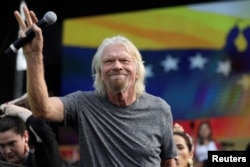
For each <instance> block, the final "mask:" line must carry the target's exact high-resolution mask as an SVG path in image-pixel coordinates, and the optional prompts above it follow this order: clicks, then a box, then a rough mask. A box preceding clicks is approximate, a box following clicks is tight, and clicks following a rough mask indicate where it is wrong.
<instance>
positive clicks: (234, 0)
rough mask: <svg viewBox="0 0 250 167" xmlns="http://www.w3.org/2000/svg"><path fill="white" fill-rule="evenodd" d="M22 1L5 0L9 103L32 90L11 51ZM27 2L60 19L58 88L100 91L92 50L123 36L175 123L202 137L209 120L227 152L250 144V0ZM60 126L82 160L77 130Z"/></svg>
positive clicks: (52, 75)
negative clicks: (200, 132)
mask: <svg viewBox="0 0 250 167" xmlns="http://www.w3.org/2000/svg"><path fill="white" fill-rule="evenodd" d="M21 2H22V1H18V0H12V1H6V0H3V1H1V2H0V3H1V4H0V12H1V13H0V19H1V25H0V34H1V35H0V77H1V80H0V102H1V103H3V102H6V101H8V100H11V99H13V98H16V97H19V96H21V95H22V94H23V93H24V92H26V85H25V77H26V76H25V70H26V65H25V61H24V59H23V57H22V53H21V51H20V52H18V54H17V55H16V56H6V55H4V53H3V52H4V50H5V49H6V48H7V47H8V46H9V45H10V44H11V43H12V42H13V41H14V40H15V39H16V38H17V34H18V25H17V23H16V20H15V18H14V15H13V12H14V10H18V9H19V7H20V3H21ZM25 3H26V4H27V6H28V7H29V8H30V9H32V10H34V11H35V12H36V14H37V16H38V18H42V17H43V15H44V14H45V13H46V12H47V11H49V10H52V11H54V12H55V13H56V14H57V17H58V20H57V22H56V23H55V24H53V25H51V26H49V27H48V28H46V29H44V31H43V33H44V40H45V47H44V57H45V58H44V62H45V78H46V82H47V84H48V89H49V91H50V93H51V94H53V95H56V96H62V95H65V94H67V93H70V92H73V91H75V90H93V86H92V83H93V82H92V76H91V59H92V56H93V54H94V53H95V51H96V48H97V46H98V45H99V44H100V43H101V42H102V40H103V38H105V37H109V36H113V35H119V34H120V35H124V36H126V37H128V38H129V39H131V40H132V41H133V42H134V44H135V45H136V46H137V47H138V48H139V50H140V51H141V54H142V56H143V59H144V61H145V66H146V70H147V73H146V90H147V92H149V93H152V94H154V95H156V96H160V97H162V98H164V99H165V100H166V101H167V102H168V103H169V105H170V106H171V109H172V113H173V118H174V122H177V123H179V124H181V125H182V126H183V127H184V128H185V129H186V131H187V132H189V133H190V134H192V136H193V137H194V138H195V136H196V134H197V125H198V124H199V122H201V121H203V120H209V121H210V122H211V124H212V130H213V136H214V138H215V139H216V140H218V141H219V142H220V143H221V145H222V147H223V149H225V150H245V148H246V146H247V144H248V143H250V130H249V129H250V63H249V62H250V10H249V9H250V1H249V0H231V1H229V0H217V1H212V0H207V1H205V0H204V1H197V0H196V1H189V0H186V1H185V2H175V1H166V2H161V1H152V2H143V3H139V2H136V3H135V2H127V1H90V0H85V1H83V0H82V1H80V0H60V1H59V0H53V1H46V0H45V1H32V0H26V1H25ZM56 132H57V137H58V141H59V144H60V145H61V148H62V150H66V151H64V152H63V151H62V154H63V155H64V156H65V157H67V156H70V158H72V157H73V158H76V159H77V151H76V150H77V143H78V142H77V138H76V135H75V134H74V132H72V131H71V129H69V128H67V127H64V128H58V129H56ZM72 146H73V147H72ZM72 148H74V149H72ZM72 150H73V151H72Z"/></svg>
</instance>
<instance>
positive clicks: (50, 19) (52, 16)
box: [43, 11, 57, 25]
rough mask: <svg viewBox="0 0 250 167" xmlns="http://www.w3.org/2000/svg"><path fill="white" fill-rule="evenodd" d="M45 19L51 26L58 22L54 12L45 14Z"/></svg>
mask: <svg viewBox="0 0 250 167" xmlns="http://www.w3.org/2000/svg"><path fill="white" fill-rule="evenodd" d="M43 19H44V21H45V22H46V23H47V24H48V25H50V24H54V23H55V22H56V20H57V16H56V14H55V13H54V12H52V11H49V12H47V13H45V14H44V17H43Z"/></svg>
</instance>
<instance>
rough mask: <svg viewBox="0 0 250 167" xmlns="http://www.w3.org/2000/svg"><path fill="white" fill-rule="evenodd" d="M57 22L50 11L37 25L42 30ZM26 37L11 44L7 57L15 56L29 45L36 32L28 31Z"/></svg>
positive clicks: (7, 50) (54, 15) (6, 51)
mask: <svg viewBox="0 0 250 167" xmlns="http://www.w3.org/2000/svg"><path fill="white" fill-rule="evenodd" d="M56 20H57V16H56V14H55V13H54V12H52V11H49V12H47V13H45V14H44V17H43V18H42V19H41V20H39V21H38V22H37V23H36V25H37V26H38V27H40V28H41V29H43V28H45V27H47V26H49V25H51V24H54V23H55V22H56ZM25 34H26V37H20V38H18V39H17V40H16V41H15V42H13V43H12V44H10V46H9V47H8V48H7V49H6V50H5V51H4V53H5V54H6V55H13V54H15V53H16V52H17V51H18V50H19V49H20V48H21V47H22V46H23V45H25V44H27V43H28V42H29V41H31V40H32V39H33V38H34V37H35V32H34V31H33V30H32V29H28V30H27V31H26V32H25Z"/></svg>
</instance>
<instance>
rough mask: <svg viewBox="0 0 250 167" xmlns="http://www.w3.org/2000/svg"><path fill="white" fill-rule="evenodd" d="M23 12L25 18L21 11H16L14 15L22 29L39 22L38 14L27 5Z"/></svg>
mask: <svg viewBox="0 0 250 167" xmlns="http://www.w3.org/2000/svg"><path fill="white" fill-rule="evenodd" d="M23 12H24V16H25V20H24V19H23V18H22V16H21V14H20V12H19V11H15V12H14V16H15V18H16V20H17V22H18V24H19V26H20V28H21V29H22V30H24V31H25V30H26V29H27V28H28V27H31V26H32V25H33V24H34V23H37V22H38V19H37V17H36V14H35V13H34V11H29V9H28V8H27V7H26V6H23Z"/></svg>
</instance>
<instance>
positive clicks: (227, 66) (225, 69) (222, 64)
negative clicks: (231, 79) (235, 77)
mask: <svg viewBox="0 0 250 167" xmlns="http://www.w3.org/2000/svg"><path fill="white" fill-rule="evenodd" d="M216 72H217V73H221V74H222V75H224V76H228V75H229V73H230V72H231V62H230V61H229V60H226V61H219V62H218V67H217V69H216Z"/></svg>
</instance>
